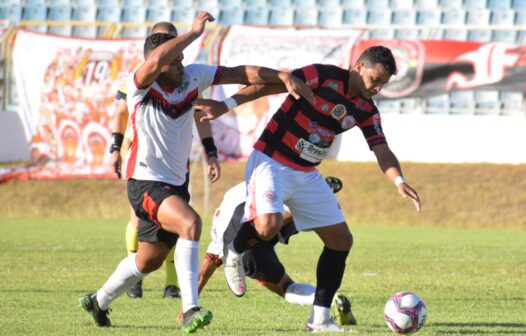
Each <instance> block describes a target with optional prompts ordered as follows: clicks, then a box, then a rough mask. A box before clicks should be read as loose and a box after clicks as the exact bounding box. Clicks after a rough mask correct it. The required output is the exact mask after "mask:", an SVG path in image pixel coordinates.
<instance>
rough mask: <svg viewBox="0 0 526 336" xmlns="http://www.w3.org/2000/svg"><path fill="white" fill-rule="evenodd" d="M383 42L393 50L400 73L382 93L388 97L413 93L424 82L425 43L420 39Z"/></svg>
mask: <svg viewBox="0 0 526 336" xmlns="http://www.w3.org/2000/svg"><path fill="white" fill-rule="evenodd" d="M381 44H382V45H384V46H386V47H387V48H390V49H391V51H392V52H393V56H394V58H395V60H396V67H397V69H398V73H397V74H396V75H394V76H393V77H392V78H391V80H390V81H389V83H388V84H387V85H386V86H384V88H383V89H382V91H381V92H380V93H381V94H382V95H383V96H385V97H388V98H400V97H404V96H407V95H409V94H411V93H412V92H413V91H415V90H416V89H417V88H418V86H419V85H420V83H421V82H422V74H423V72H424V56H425V48H424V44H423V43H422V42H420V41H406V40H385V41H382V43H381Z"/></svg>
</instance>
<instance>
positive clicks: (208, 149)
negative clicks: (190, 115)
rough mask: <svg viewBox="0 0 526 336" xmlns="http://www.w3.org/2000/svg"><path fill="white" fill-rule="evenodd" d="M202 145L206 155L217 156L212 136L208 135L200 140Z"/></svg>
mask: <svg viewBox="0 0 526 336" xmlns="http://www.w3.org/2000/svg"><path fill="white" fill-rule="evenodd" d="M201 143H202V144H203V147H204V148H205V153H206V156H207V157H211V156H215V157H217V148H216V145H215V144H214V138H212V137H208V138H204V139H202V140H201Z"/></svg>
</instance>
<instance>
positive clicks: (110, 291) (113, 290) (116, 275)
mask: <svg viewBox="0 0 526 336" xmlns="http://www.w3.org/2000/svg"><path fill="white" fill-rule="evenodd" d="M135 255H136V253H134V254H132V255H129V256H127V257H126V258H124V259H123V260H122V261H121V263H120V264H119V266H117V269H116V270H115V272H113V274H112V275H111V276H110V277H109V278H108V280H107V281H106V283H105V284H104V285H103V286H102V287H101V288H100V289H99V291H98V292H97V303H98V304H99V307H100V309H102V310H106V309H108V306H109V305H110V303H111V302H112V301H113V300H115V299H116V298H117V297H118V296H119V295H121V294H122V293H124V292H125V291H126V290H128V288H130V287H131V286H133V285H135V284H136V283H137V282H139V281H141V280H142V279H143V278H144V277H145V276H146V273H141V272H139V269H137V265H136V264H135Z"/></svg>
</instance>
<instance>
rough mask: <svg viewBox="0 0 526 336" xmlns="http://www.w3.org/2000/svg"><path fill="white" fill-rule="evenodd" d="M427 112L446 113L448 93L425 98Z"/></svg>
mask: <svg viewBox="0 0 526 336" xmlns="http://www.w3.org/2000/svg"><path fill="white" fill-rule="evenodd" d="M426 113H427V114H448V113H449V95H448V94H447V93H446V94H441V95H437V96H433V97H429V98H427V100H426Z"/></svg>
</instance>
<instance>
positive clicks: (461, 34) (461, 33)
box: [442, 9, 468, 41]
mask: <svg viewBox="0 0 526 336" xmlns="http://www.w3.org/2000/svg"><path fill="white" fill-rule="evenodd" d="M465 20H466V11H464V10H462V9H455V10H448V11H444V12H443V14H442V23H443V24H451V25H463V24H465ZM467 38H468V31H467V29H464V28H457V29H446V30H445V31H444V39H446V40H459V41H465V40H466V39H467Z"/></svg>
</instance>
